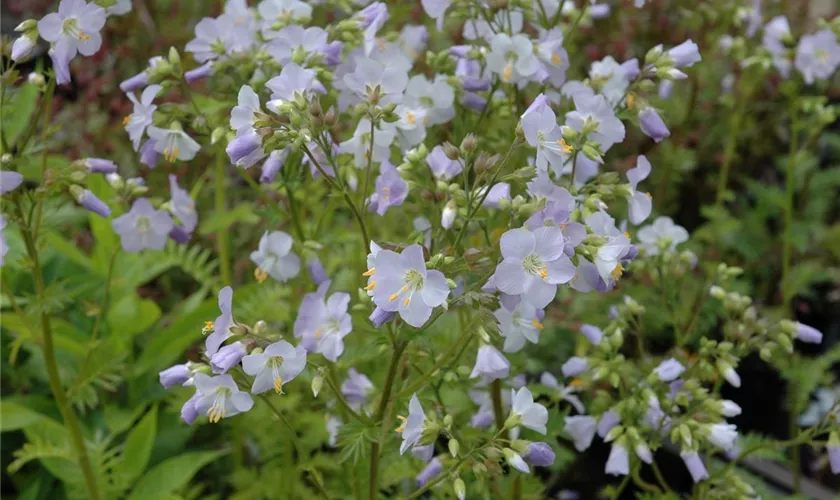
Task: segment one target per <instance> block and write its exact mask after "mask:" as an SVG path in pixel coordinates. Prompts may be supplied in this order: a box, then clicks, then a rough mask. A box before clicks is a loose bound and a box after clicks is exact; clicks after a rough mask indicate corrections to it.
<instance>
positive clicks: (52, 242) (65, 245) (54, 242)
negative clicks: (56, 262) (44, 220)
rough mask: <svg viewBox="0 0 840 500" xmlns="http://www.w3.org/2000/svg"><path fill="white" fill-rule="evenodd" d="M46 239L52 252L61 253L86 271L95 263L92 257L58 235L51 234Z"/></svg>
mask: <svg viewBox="0 0 840 500" xmlns="http://www.w3.org/2000/svg"><path fill="white" fill-rule="evenodd" d="M44 239H45V240H46V242H47V246H48V247H49V248H50V249H51V250H54V251H56V252H58V253H60V254H61V255H63V256H64V257H66V258H67V259H69V260H71V261H73V262H75V263H76V264H78V265H80V266H82V267H84V268H86V269H90V268H91V266H92V264H93V263H92V262H91V260H90V257H88V256H87V255H85V254H84V252H82V251H81V250H79V247H78V246H76V245H75V244H73V243H70V242H69V241H67V240H65V239H64V238H62V237H61V236H60V235H59V234H58V233H54V232H49V233H47V234H46V235H45V236H44Z"/></svg>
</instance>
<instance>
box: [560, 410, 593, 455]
mask: <svg viewBox="0 0 840 500" xmlns="http://www.w3.org/2000/svg"><path fill="white" fill-rule="evenodd" d="M596 428H597V424H596V423H595V418H594V417H591V416H589V415H576V416H574V417H566V424H565V426H564V427H563V432H565V433H566V434H568V435H569V437H571V438H572V441H574V443H575V449H576V450H577V451H584V450H586V449H587V448H589V446H590V445H591V444H592V438H594V437H595V429H596Z"/></svg>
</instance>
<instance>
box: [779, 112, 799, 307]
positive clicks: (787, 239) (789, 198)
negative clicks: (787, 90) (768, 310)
mask: <svg viewBox="0 0 840 500" xmlns="http://www.w3.org/2000/svg"><path fill="white" fill-rule="evenodd" d="M798 125H799V124H798V116H797V103H796V99H792V100H791V105H790V152H789V153H788V161H787V179H786V186H785V195H786V197H785V233H784V238H783V239H782V305H783V306H784V308H785V309H786V310H787V307H788V305H789V304H790V299H791V293H790V292H791V290H790V281H789V280H790V261H791V239H792V235H791V231H792V230H793V208H794V207H793V198H794V194H795V193H794V191H795V189H796V186H795V184H794V174H795V171H796V153H797V152H798V150H799V127H798ZM785 314H787V311H786V312H785Z"/></svg>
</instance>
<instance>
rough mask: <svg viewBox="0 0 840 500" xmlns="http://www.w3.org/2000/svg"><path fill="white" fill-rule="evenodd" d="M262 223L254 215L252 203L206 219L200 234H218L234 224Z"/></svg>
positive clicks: (217, 213)
mask: <svg viewBox="0 0 840 500" xmlns="http://www.w3.org/2000/svg"><path fill="white" fill-rule="evenodd" d="M259 221H260V218H259V216H258V215H257V214H255V213H254V207H253V206H252V205H251V204H250V203H242V204H241V205H238V206H237V207H236V208H234V209H233V210H225V211H222V212H216V213H214V214H213V215H211V216H210V217H207V218H206V219H204V220H203V221H202V223H201V226H200V227H199V230H198V232H199V233H200V234H202V235H207V234H211V233H215V232H218V231H220V230H222V229H226V228H228V227H230V226H232V225H233V224H234V223H237V222H241V223H244V224H256V223H258V222H259Z"/></svg>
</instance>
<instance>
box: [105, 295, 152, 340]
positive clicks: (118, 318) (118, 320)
mask: <svg viewBox="0 0 840 500" xmlns="http://www.w3.org/2000/svg"><path fill="white" fill-rule="evenodd" d="M160 315H161V312H160V306H158V305H157V304H156V303H155V302H153V301H151V300H148V299H141V298H139V297H138V296H136V295H124V296H123V297H122V298H120V299H119V300H118V301H117V302H116V303H115V304H114V305H113V306H112V307H111V309H110V310H109V311H108V325H110V327H111V329H112V330H114V331H115V333H116V334H117V335H120V336H125V335H127V336H131V335H136V334H138V333H140V332H143V331H145V330H147V329H148V328H150V327H151V326H152V325H153V324H154V323H155V321H157V320H158V319H159V318H160Z"/></svg>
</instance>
